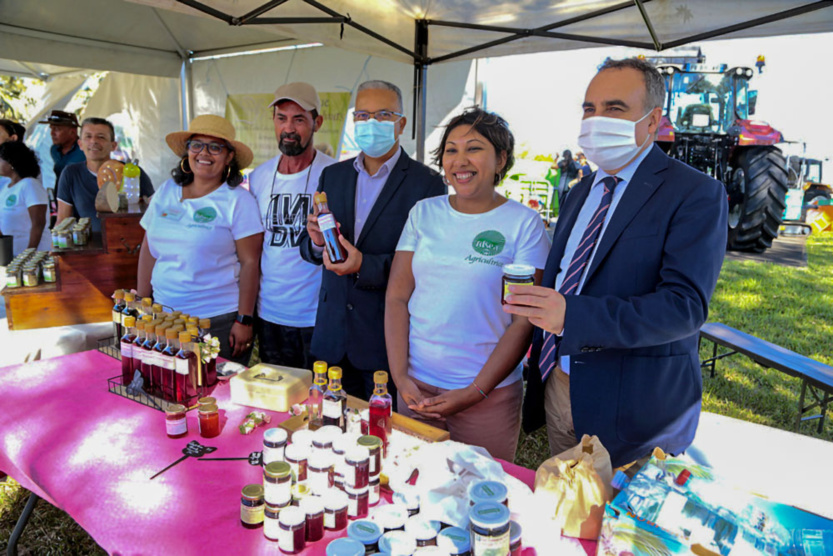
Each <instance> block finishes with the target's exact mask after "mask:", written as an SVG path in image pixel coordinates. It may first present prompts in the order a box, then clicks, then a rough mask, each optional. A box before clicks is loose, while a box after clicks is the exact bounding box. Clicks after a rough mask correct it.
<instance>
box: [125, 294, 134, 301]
mask: <svg viewBox="0 0 833 556" xmlns="http://www.w3.org/2000/svg"><path fill="white" fill-rule="evenodd" d="M124 300H125V301H136V294H135V293H133V292H124Z"/></svg>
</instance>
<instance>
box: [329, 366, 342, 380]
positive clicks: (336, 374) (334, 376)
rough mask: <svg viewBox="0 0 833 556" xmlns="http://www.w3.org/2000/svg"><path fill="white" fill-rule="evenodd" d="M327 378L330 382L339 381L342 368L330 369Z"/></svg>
mask: <svg viewBox="0 0 833 556" xmlns="http://www.w3.org/2000/svg"><path fill="white" fill-rule="evenodd" d="M327 376H328V377H330V380H338V379H340V378H341V367H330V368H329V369H327Z"/></svg>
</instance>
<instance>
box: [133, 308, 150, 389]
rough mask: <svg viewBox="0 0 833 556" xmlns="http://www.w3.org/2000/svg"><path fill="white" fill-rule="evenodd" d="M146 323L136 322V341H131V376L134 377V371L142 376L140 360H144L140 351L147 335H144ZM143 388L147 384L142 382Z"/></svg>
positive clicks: (143, 354)
mask: <svg viewBox="0 0 833 556" xmlns="http://www.w3.org/2000/svg"><path fill="white" fill-rule="evenodd" d="M146 324H147V323H146V322H145V321H143V320H137V321H136V339H135V340H133V372H132V373H131V374H132V375H134V376H135V374H136V371H139V374H142V358H144V356H145V353H144V351H143V350H142V344H144V343H145V338H146V336H147V334H146V333H145V325H146ZM142 385H143V386H147V382H144V381H143V382H142Z"/></svg>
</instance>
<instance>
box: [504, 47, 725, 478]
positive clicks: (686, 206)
mask: <svg viewBox="0 0 833 556" xmlns="http://www.w3.org/2000/svg"><path fill="white" fill-rule="evenodd" d="M664 98H665V85H664V82H663V79H662V77H661V76H660V74H659V73H658V72H657V70H656V68H654V67H653V66H652V65H651V64H650V63H648V62H645V61H644V60H639V59H626V60H620V61H612V60H608V61H607V62H605V63H604V64H603V65H602V67H601V68H600V70H599V72H598V73H597V74H596V76H595V77H594V78H593V80H592V81H591V82H590V85H589V86H588V88H587V92H586V95H585V100H584V104H583V107H584V119H583V121H582V130H581V135H580V138H579V145H580V146H581V147H582V150H583V151H584V153H585V155H586V156H587V158H588V159H589V160H590V161H591V162H593V163H594V164H596V165H598V166H599V170H598V171H597V172H595V173H594V174H591V175H590V176H587V177H585V178H584V179H582V181H581V182H580V183H579V184H578V185H577V186H576V187H575V188H574V189H573V191H572V192H571V193H570V195H569V196H568V197H567V200H566V202H565V205H564V207H563V208H562V211H561V214H560V215H559V218H558V224H557V226H556V229H555V235H554V237H553V244H552V249H551V251H550V255H549V259H548V260H547V266H546V268H545V270H544V278H543V282H542V285H541V286H540V287H534V286H517V287H513V288H510V289H512V290H513V291H514V293H513V295H511V296H510V299H509V300H508V301H509V303H510V304H507V305H505V306H504V307H505V308H504V310H506V311H507V312H510V313H513V314H518V315H524V316H527V317H529V319H530V321H531V322H532V323H533V324H535V325H536V327H537V328H536V331H535V334H534V336H533V345H532V352H531V355H530V360H529V361H530V369H529V383H528V385H527V394H526V399H525V402H524V428H525V430H527V431H531V430H535V429H536V428H538V427H540V426H541V425H542V424H543V422H544V420H545V419H546V424H547V434H548V438H549V443H550V452H551V453H552V454H557V453H560V452H562V451H564V450H565V449H567V448H570V447H572V446H575V445H576V444H577V443H578V440H577V439H578V438H581V436H582V435H584V434H591V435H593V434H595V435H598V437H599V439H600V440H601V441H602V444H604V446H605V447H606V448H607V449H608V451H609V452H610V455H611V461H612V463H613V465H614V467H617V466H620V465H623V464H626V463H629V462H631V461H634V460H637V459H639V458H641V457H644V456H646V455H648V454H649V453H650V452H651V450H652V449H653V448H654V447H656V446H659V447H661V448H662V449H663V450H665V451H666V452H669V453H674V454H676V453H680V452H682V451H683V450H685V449H686V448H687V447H688V446H689V445H690V444H691V441H692V440H693V438H694V433H695V431H696V428H697V423H698V420H699V415H700V406H701V400H702V377H701V374H700V365H699V357H698V352H697V340H698V334H699V329H700V326H701V325H702V324H703V322H705V320H706V316H707V313H708V306H709V300H710V298H711V295H712V292H713V291H714V287H715V284H716V283H717V278H718V275H719V274H720V267H721V265H722V263H723V256H724V254H725V248H726V230H727V223H726V220H727V211H728V206H727V202H726V192H725V190H724V188H723V186H722V185H721V184H720V183H719V182H717V181H715V180H714V179H712V178H710V177H708V176H706V175H705V174H702V173H700V172H698V171H696V170H694V169H692V168H690V167H689V166H687V165H685V164H683V163H681V162H679V161H676V160H673V159H671V158H669V157H668V156H666V155H665V154H664V153H663V152H662V150H661V149H659V147H657V146H656V145H654V144H653V143H654V138H655V136H656V131H657V128H658V126H659V123H660V118H661V117H662V106H663V103H664Z"/></svg>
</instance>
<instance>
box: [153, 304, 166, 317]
mask: <svg viewBox="0 0 833 556" xmlns="http://www.w3.org/2000/svg"><path fill="white" fill-rule="evenodd" d="M150 308H151V310H152V311H153V320H156V319H158V318H159V317H160V316H161V315H162V311H164V309H163V308H162V304H161V303H154V304H153V305H151V306H150Z"/></svg>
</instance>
